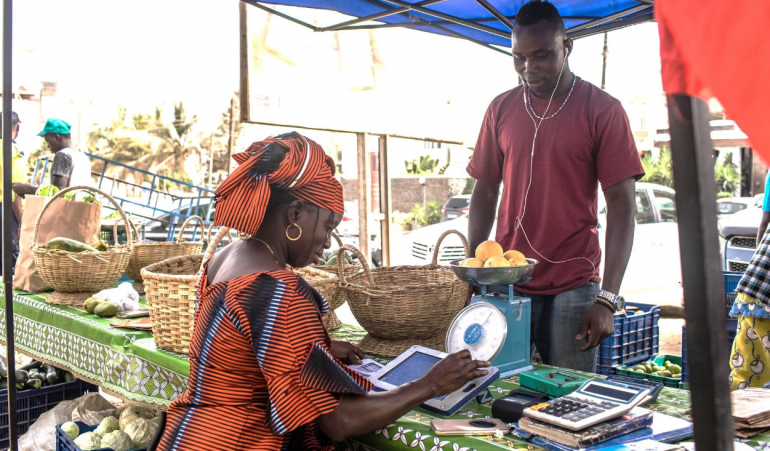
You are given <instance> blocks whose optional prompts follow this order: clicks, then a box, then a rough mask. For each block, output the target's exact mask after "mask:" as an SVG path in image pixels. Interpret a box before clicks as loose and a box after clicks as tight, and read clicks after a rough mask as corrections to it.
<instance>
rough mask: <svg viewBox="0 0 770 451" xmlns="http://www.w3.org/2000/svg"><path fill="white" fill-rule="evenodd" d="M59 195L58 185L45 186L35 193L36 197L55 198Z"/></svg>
mask: <svg viewBox="0 0 770 451" xmlns="http://www.w3.org/2000/svg"><path fill="white" fill-rule="evenodd" d="M58 193H59V188H58V187H57V186H56V185H44V186H41V187H40V188H38V189H37V191H35V195H36V196H43V197H53V196H55V195H57V194H58Z"/></svg>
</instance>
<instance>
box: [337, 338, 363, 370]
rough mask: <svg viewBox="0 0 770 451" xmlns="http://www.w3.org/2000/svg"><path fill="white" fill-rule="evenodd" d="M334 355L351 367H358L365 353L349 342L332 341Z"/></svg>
mask: <svg viewBox="0 0 770 451" xmlns="http://www.w3.org/2000/svg"><path fill="white" fill-rule="evenodd" d="M331 351H332V355H333V356H334V357H335V358H337V359H339V360H342V361H343V362H345V363H347V364H350V365H358V364H359V363H361V359H363V358H364V353H363V352H361V350H360V349H358V347H356V346H354V345H352V344H351V343H348V342H347V341H334V340H332V349H331Z"/></svg>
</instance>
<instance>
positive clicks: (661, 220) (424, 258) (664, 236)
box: [393, 183, 681, 292]
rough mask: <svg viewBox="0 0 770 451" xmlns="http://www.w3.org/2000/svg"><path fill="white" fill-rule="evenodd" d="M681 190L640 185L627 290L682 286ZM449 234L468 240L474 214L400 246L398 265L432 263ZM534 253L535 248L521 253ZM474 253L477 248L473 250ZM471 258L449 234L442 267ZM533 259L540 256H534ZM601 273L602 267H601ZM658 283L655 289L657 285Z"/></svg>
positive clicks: (601, 207)
mask: <svg viewBox="0 0 770 451" xmlns="http://www.w3.org/2000/svg"><path fill="white" fill-rule="evenodd" d="M674 196H675V192H674V190H673V189H671V188H667V187H665V186H661V185H655V184H649V183H637V184H636V206H637V211H636V215H635V218H636V224H637V227H636V230H635V233H634V248H633V252H632V254H631V259H630V260H629V263H628V268H627V270H626V277H625V278H624V280H623V287H622V290H621V291H622V292H623V291H626V292H636V291H640V290H648V289H649V288H650V287H653V286H654V287H656V288H659V287H678V285H679V282H680V281H681V275H680V274H681V269H680V266H679V261H680V257H679V235H678V226H677V223H676V200H675V198H674ZM598 211H599V215H598V216H599V223H598V225H597V228H598V230H599V241H600V245H601V247H602V249H604V234H605V231H606V224H607V220H606V213H607V210H606V204H605V201H604V197H603V196H602V195H601V191H600V196H599V200H598ZM496 229H497V221H495V223H494V224H493V226H492V233H491V234H490V239H494V237H495V230H496ZM447 230H457V231H459V232H460V233H462V234H463V235H465V236H466V237H467V236H468V216H467V215H466V216H461V217H460V218H458V219H454V220H451V221H446V222H442V223H439V224H434V225H431V226H427V227H423V228H421V229H418V230H416V231H414V232H412V233H411V234H410V235H409V236H408V237H405V238H408V240H407V242H405V243H403V244H402V245H401V246H400V247H401V248H402V252H401V253H400V254H398V253H397V254H396V257H394V261H393V264H394V265H425V264H428V263H430V259H431V258H432V255H433V250H434V248H435V245H436V240H437V239H438V237H439V236H440V235H441V234H442V233H443V232H445V231H447ZM519 250H521V251H523V252H524V253H525V254H528V255H532V251H531V250H529V251H528V250H525V249H519ZM471 252H472V250H471ZM463 258H465V252H464V250H463V246H462V242H461V241H460V239H459V238H458V237H456V236H455V235H450V236H448V237H447V238H446V239H445V240H444V242H443V243H442V245H441V248H440V249H439V254H438V262H439V264H448V263H449V262H451V261H453V260H459V259H463ZM533 258H536V259H537V258H538V257H537V256H536V255H533ZM598 270H599V274H600V275H601V274H603V273H602V269H601V268H599V269H598ZM652 284H654V285H652Z"/></svg>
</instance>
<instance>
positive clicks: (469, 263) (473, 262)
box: [460, 258, 484, 268]
mask: <svg viewBox="0 0 770 451" xmlns="http://www.w3.org/2000/svg"><path fill="white" fill-rule="evenodd" d="M460 266H466V267H469V268H481V267H482V266H484V262H483V261H481V260H479V259H478V258H466V259H465V260H463V261H461V262H460Z"/></svg>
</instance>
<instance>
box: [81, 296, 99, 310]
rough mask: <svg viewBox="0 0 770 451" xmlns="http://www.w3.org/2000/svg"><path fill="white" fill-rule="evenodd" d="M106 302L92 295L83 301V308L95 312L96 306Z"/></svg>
mask: <svg viewBox="0 0 770 451" xmlns="http://www.w3.org/2000/svg"><path fill="white" fill-rule="evenodd" d="M102 302H104V299H102V298H97V297H90V298H88V299H86V302H84V303H83V309H84V310H85V311H87V312H88V313H91V314H93V313H94V310H95V309H96V306H97V305H99V304H101V303H102Z"/></svg>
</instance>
